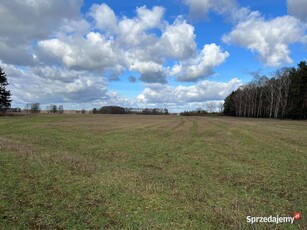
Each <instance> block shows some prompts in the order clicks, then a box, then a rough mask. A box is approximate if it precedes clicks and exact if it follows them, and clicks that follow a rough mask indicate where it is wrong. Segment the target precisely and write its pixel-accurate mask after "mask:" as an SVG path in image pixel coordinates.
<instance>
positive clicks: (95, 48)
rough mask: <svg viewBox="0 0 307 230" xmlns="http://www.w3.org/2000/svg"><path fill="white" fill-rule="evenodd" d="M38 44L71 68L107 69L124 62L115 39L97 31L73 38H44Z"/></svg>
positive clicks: (44, 51) (48, 53) (48, 54)
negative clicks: (114, 41)
mask: <svg viewBox="0 0 307 230" xmlns="http://www.w3.org/2000/svg"><path fill="white" fill-rule="evenodd" d="M38 46H39V48H40V49H41V52H42V53H44V55H46V56H49V57H56V58H58V59H60V60H61V61H62V63H63V64H64V65H65V66H66V67H69V68H77V69H78V68H79V69H105V68H108V67H116V66H117V65H119V64H120V63H121V62H122V60H121V57H122V54H121V53H120V51H119V50H118V49H117V48H116V46H114V45H113V41H112V40H110V39H106V38H105V37H104V36H103V35H102V34H100V33H97V32H89V33H88V34H86V36H85V37H77V38H73V39H71V37H67V38H65V39H58V38H55V39H49V40H44V41H40V42H38Z"/></svg>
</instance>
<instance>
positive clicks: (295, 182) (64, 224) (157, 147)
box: [0, 115, 307, 229]
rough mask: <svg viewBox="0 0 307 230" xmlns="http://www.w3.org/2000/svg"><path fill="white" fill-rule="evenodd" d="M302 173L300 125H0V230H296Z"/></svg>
mask: <svg viewBox="0 0 307 230" xmlns="http://www.w3.org/2000/svg"><path fill="white" fill-rule="evenodd" d="M306 172H307V122H306V121H284V120H272V119H244V118H241V119H240V118H229V117H179V116H142V115H53V116H52V115H38V116H19V117H0V215H1V218H0V229H304V228H305V229H306V226H307V225H306V223H307V222H306V212H307V173H306ZM294 211H300V213H302V219H301V220H299V221H295V223H294V224H293V225H291V224H279V225H277V224H273V223H271V224H263V223H262V224H253V225H251V224H249V223H247V222H246V216H248V215H250V216H270V215H273V216H275V215H279V216H293V213H294Z"/></svg>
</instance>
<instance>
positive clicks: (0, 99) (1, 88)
mask: <svg viewBox="0 0 307 230" xmlns="http://www.w3.org/2000/svg"><path fill="white" fill-rule="evenodd" d="M8 84H9V83H8V82H7V79H6V74H5V73H4V71H3V69H2V68H1V67H0V112H6V111H7V109H8V108H10V107H11V101H12V100H11V99H10V97H11V92H10V91H9V90H7V89H6V88H5V87H6V86H7V85H8Z"/></svg>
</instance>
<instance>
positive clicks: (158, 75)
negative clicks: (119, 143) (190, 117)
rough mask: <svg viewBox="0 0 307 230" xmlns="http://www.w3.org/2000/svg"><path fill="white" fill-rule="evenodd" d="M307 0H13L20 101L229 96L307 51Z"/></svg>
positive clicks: (9, 57)
mask: <svg viewBox="0 0 307 230" xmlns="http://www.w3.org/2000/svg"><path fill="white" fill-rule="evenodd" d="M306 31H307V0H270V1H267V0H258V1H254V0H168V1H162V0H156V1H150V0H139V1H136V0H129V1H121V0H106V1H102V0H84V1H83V0H61V1H60V0H4V1H1V2H0V67H1V68H3V70H4V71H5V73H6V74H7V78H8V81H9V83H10V85H9V86H8V88H9V89H10V90H11V93H12V99H13V102H12V107H20V108H24V106H25V104H26V103H34V102H39V103H40V104H41V107H42V109H45V108H46V106H47V105H49V104H57V105H63V106H64V109H92V108H94V107H96V108H99V107H102V106H106V105H119V106H123V107H133V108H167V109H168V110H169V111H170V112H179V111H184V110H194V109H197V108H203V109H206V108H207V106H208V104H209V103H211V104H212V102H214V103H215V104H217V105H218V104H220V103H222V102H223V100H224V99H225V97H226V96H228V95H229V94H230V93H231V92H232V91H233V90H236V89H237V88H238V87H240V86H241V85H242V84H244V83H247V82H249V81H251V80H252V76H253V74H254V73H258V74H261V75H262V74H265V75H267V76H268V77H270V76H272V74H273V73H274V71H276V70H277V69H278V68H281V67H290V66H291V67H292V66H296V65H297V64H298V63H299V62H300V61H303V60H306V57H307V55H306V54H307V34H306Z"/></svg>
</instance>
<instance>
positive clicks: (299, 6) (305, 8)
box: [287, 0, 307, 22]
mask: <svg viewBox="0 0 307 230" xmlns="http://www.w3.org/2000/svg"><path fill="white" fill-rule="evenodd" d="M287 3H288V13H289V14H290V15H293V16H295V17H297V18H299V19H301V20H302V21H304V22H307V1H306V0H287Z"/></svg>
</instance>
